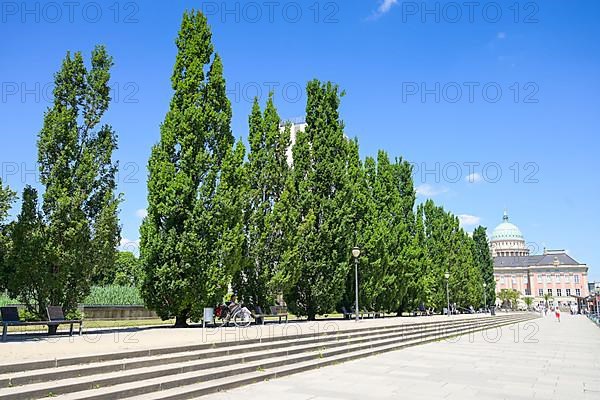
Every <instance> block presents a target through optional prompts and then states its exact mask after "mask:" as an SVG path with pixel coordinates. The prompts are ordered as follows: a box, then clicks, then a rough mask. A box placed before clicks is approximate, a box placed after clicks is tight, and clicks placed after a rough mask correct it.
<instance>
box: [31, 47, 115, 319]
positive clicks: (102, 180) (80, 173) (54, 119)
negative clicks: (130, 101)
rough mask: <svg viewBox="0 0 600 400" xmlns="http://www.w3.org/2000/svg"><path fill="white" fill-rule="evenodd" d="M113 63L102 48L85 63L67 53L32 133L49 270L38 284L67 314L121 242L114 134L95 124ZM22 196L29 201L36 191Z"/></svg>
mask: <svg viewBox="0 0 600 400" xmlns="http://www.w3.org/2000/svg"><path fill="white" fill-rule="evenodd" d="M112 65H113V61H112V57H110V56H109V55H108V53H107V52H106V49H105V48H104V47H102V46H98V47H96V48H95V49H94V51H93V52H92V58H91V67H90V68H89V69H87V68H86V66H85V65H84V61H83V56H82V55H81V53H80V52H77V53H75V54H74V55H71V54H70V53H67V56H66V57H65V59H64V61H63V64H62V67H61V69H60V70H59V72H58V73H57V74H56V75H55V88H54V92H53V93H54V102H53V104H52V106H51V107H50V108H49V109H48V111H47V112H46V114H45V116H44V126H43V128H42V130H41V131H40V133H39V137H38V163H39V168H40V173H41V174H40V180H41V183H42V184H43V185H44V186H45V191H44V193H43V202H42V215H43V220H44V225H45V235H44V237H45V240H46V241H47V246H44V248H43V249H45V251H46V254H44V255H43V256H41V257H42V258H43V259H44V261H45V269H46V270H47V271H50V272H49V274H50V276H51V278H48V282H43V283H40V284H43V285H44V286H45V287H44V289H43V290H44V293H46V294H45V296H46V298H45V299H44V302H46V304H52V305H60V306H62V307H63V309H64V310H65V312H69V311H71V310H73V309H74V308H75V307H76V306H77V303H78V302H79V301H81V300H82V299H83V298H84V297H85V296H86V295H87V294H88V293H89V288H90V281H91V276H92V274H93V273H94V271H95V270H96V269H98V268H105V267H107V266H110V265H112V264H114V260H115V257H116V247H117V245H118V243H119V240H120V238H119V237H120V230H119V224H118V218H117V209H118V205H119V202H120V197H119V196H116V195H115V187H116V182H115V175H116V172H117V164H116V163H115V162H113V161H112V154H113V152H114V150H115V149H116V148H117V137H116V134H115V132H114V131H113V129H112V127H111V126H110V125H107V124H101V121H102V119H103V116H104V113H105V112H106V111H107V110H108V106H109V103H110V94H109V92H110V88H109V80H110V68H111V67H112ZM26 194H27V196H28V199H29V200H31V201H32V199H33V197H35V196H33V193H32V192H30V191H28V192H27V193H26ZM29 205H31V204H29ZM24 211H26V210H24ZM29 211H31V210H29ZM28 215H29V214H28ZM43 249H42V248H40V252H42V251H44V250H43ZM24 279H34V277H33V276H30V277H29V278H27V277H26V276H24ZM30 283H31V282H28V283H27V284H26V285H25V286H27V285H28V284H30Z"/></svg>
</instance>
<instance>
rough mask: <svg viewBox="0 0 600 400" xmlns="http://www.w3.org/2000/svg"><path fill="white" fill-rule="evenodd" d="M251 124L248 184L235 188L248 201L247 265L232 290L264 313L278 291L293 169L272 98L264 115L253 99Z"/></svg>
mask: <svg viewBox="0 0 600 400" xmlns="http://www.w3.org/2000/svg"><path fill="white" fill-rule="evenodd" d="M249 125H250V134H249V142H250V152H249V154H248V163H247V166H246V169H245V175H246V178H247V181H245V182H244V183H245V184H240V185H238V188H237V192H238V198H240V199H243V200H242V201H243V202H244V237H245V240H244V247H243V248H244V250H243V261H242V268H241V269H240V271H239V272H238V273H237V274H236V275H235V277H234V281H233V289H234V290H235V291H236V292H237V293H238V295H239V297H240V299H241V300H243V301H244V302H245V303H246V304H248V305H254V306H261V307H262V308H263V310H264V309H268V308H267V307H268V306H269V305H272V304H274V301H275V300H274V299H275V297H276V295H277V294H278V292H279V291H280V290H279V288H278V284H277V283H276V279H275V278H274V277H275V274H276V273H277V269H276V267H277V265H278V263H279V262H281V257H282V254H283V250H284V243H285V238H284V228H283V226H282V221H281V215H282V210H281V207H280V202H281V197H282V195H283V191H284V189H285V185H286V180H287V176H288V170H289V167H288V160H287V154H286V151H287V149H288V147H289V145H290V129H289V126H287V127H285V128H284V129H280V118H279V115H278V114H277V110H276V109H275V105H274V103H273V95H272V94H271V95H270V96H269V99H268V101H267V105H266V108H265V111H264V114H263V113H262V112H261V110H260V106H259V104H258V100H256V99H255V101H254V105H253V108H252V114H251V115H250V118H249Z"/></svg>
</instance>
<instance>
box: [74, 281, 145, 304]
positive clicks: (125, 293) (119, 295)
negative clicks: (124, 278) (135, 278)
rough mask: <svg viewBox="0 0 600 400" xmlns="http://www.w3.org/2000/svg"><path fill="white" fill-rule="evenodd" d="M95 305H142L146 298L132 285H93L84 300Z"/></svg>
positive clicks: (85, 302)
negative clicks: (143, 298)
mask: <svg viewBox="0 0 600 400" xmlns="http://www.w3.org/2000/svg"><path fill="white" fill-rule="evenodd" d="M83 304H85V305H94V306H108V305H111V306H142V305H144V300H142V296H141V295H140V292H139V290H138V289H137V288H135V287H132V286H117V285H108V286H92V290H91V292H90V294H89V295H88V296H87V297H86V298H85V300H84V301H83Z"/></svg>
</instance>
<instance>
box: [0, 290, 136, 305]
mask: <svg viewBox="0 0 600 400" xmlns="http://www.w3.org/2000/svg"><path fill="white" fill-rule="evenodd" d="M8 304H19V301H17V300H14V299H11V298H10V297H8V295H7V294H6V293H0V307H2V306H5V305H8ZM83 304H84V305H89V306H92V305H93V306H143V305H144V300H142V296H141V295H140V292H139V290H138V289H137V288H135V287H132V286H118V285H108V286H92V288H91V291H90V294H89V295H88V296H87V297H86V298H85V299H84V301H83Z"/></svg>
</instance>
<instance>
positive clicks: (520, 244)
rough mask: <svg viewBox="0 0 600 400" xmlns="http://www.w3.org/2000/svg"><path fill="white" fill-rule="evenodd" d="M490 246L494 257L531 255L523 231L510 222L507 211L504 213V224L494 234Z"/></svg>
mask: <svg viewBox="0 0 600 400" xmlns="http://www.w3.org/2000/svg"><path fill="white" fill-rule="evenodd" d="M490 246H491V250H492V257H509V256H510V257H515V256H517V257H525V256H528V255H529V249H528V248H527V246H526V245H525V239H524V238H523V234H522V233H521V230H520V229H519V228H518V227H517V226H516V225H514V224H511V223H510V222H508V213H507V212H506V211H504V216H503V217H502V223H501V224H500V225H498V226H497V227H496V229H494V232H492V239H491V240H490Z"/></svg>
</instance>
